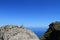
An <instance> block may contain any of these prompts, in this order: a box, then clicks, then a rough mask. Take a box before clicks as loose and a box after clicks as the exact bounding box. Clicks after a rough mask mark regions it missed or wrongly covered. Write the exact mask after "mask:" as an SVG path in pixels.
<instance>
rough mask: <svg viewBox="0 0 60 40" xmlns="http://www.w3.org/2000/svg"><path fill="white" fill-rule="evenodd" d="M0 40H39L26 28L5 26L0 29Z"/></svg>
mask: <svg viewBox="0 0 60 40" xmlns="http://www.w3.org/2000/svg"><path fill="white" fill-rule="evenodd" d="M0 40H39V38H38V37H37V35H36V34H35V33H34V32H32V31H31V30H28V29H27V28H24V27H18V26H11V25H6V26H4V27H1V28H0Z"/></svg>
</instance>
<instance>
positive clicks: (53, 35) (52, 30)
mask: <svg viewBox="0 0 60 40" xmlns="http://www.w3.org/2000/svg"><path fill="white" fill-rule="evenodd" d="M40 39H41V40H60V22H53V23H51V24H50V25H49V29H48V30H47V31H46V33H45V34H44V35H43V36H42V37H41V38H40Z"/></svg>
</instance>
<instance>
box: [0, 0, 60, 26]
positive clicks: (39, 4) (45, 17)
mask: <svg viewBox="0 0 60 40" xmlns="http://www.w3.org/2000/svg"><path fill="white" fill-rule="evenodd" d="M54 21H60V0H0V25H5V24H12V25H22V24H23V25H24V26H27V27H30V26H34V27H37V26H39V27H40V26H41V27H44V26H45V27H46V26H48V25H49V24H50V23H51V22H54Z"/></svg>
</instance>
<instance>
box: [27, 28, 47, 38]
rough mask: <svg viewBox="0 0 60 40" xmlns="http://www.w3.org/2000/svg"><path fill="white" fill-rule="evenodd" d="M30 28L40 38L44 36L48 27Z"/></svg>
mask: <svg viewBox="0 0 60 40" xmlns="http://www.w3.org/2000/svg"><path fill="white" fill-rule="evenodd" d="M28 29H30V30H31V31H33V32H34V33H35V34H36V35H37V36H38V37H39V38H40V37H42V36H43V35H44V33H45V32H46V31H47V29H48V28H44V27H43V28H38V27H36V28H33V27H29V28H28Z"/></svg>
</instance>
